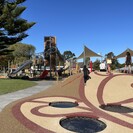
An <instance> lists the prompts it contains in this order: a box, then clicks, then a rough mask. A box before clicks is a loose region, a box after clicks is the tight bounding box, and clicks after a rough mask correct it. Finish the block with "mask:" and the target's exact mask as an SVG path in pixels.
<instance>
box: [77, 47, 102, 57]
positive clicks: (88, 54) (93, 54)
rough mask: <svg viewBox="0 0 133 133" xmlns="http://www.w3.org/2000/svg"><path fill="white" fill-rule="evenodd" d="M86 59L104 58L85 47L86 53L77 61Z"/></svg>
mask: <svg viewBox="0 0 133 133" xmlns="http://www.w3.org/2000/svg"><path fill="white" fill-rule="evenodd" d="M84 57H102V56H101V55H99V54H97V53H95V52H94V51H92V50H90V49H89V48H87V47H86V46H84V51H83V52H82V54H81V55H80V56H79V57H78V58H77V59H81V58H84Z"/></svg>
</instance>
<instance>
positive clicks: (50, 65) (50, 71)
mask: <svg viewBox="0 0 133 133" xmlns="http://www.w3.org/2000/svg"><path fill="white" fill-rule="evenodd" d="M51 39H52V38H51V36H50V80H51V79H52V73H51V41H52V40H51Z"/></svg>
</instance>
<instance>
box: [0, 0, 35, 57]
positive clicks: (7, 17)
mask: <svg viewBox="0 0 133 133" xmlns="http://www.w3.org/2000/svg"><path fill="white" fill-rule="evenodd" d="M25 1H26V0H0V55H6V54H8V53H10V52H12V50H9V49H8V47H9V46H10V45H12V44H15V43H16V42H19V41H21V40H22V39H23V38H25V37H27V36H28V35H27V34H26V33H25V31H27V30H28V29H29V28H31V27H32V26H33V25H34V24H35V23H34V22H28V21H27V20H25V19H22V18H21V17H20V16H21V14H22V13H23V11H24V10H25V9H26V7H24V6H22V3H23V2H25Z"/></svg>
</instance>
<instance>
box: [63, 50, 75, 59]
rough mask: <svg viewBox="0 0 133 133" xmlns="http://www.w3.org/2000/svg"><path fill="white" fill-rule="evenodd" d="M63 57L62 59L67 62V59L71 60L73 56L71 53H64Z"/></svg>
mask: <svg viewBox="0 0 133 133" xmlns="http://www.w3.org/2000/svg"><path fill="white" fill-rule="evenodd" d="M63 56H64V59H65V60H67V59H70V58H73V57H74V56H75V54H74V53H72V52H71V51H64V53H63Z"/></svg>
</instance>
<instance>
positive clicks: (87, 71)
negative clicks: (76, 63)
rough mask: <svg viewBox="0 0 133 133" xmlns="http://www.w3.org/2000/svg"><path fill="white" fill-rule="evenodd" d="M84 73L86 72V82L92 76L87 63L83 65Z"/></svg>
mask: <svg viewBox="0 0 133 133" xmlns="http://www.w3.org/2000/svg"><path fill="white" fill-rule="evenodd" d="M83 74H84V83H86V81H87V80H88V79H89V78H90V76H89V74H90V71H89V70H88V68H87V67H86V65H84V67H83Z"/></svg>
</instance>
